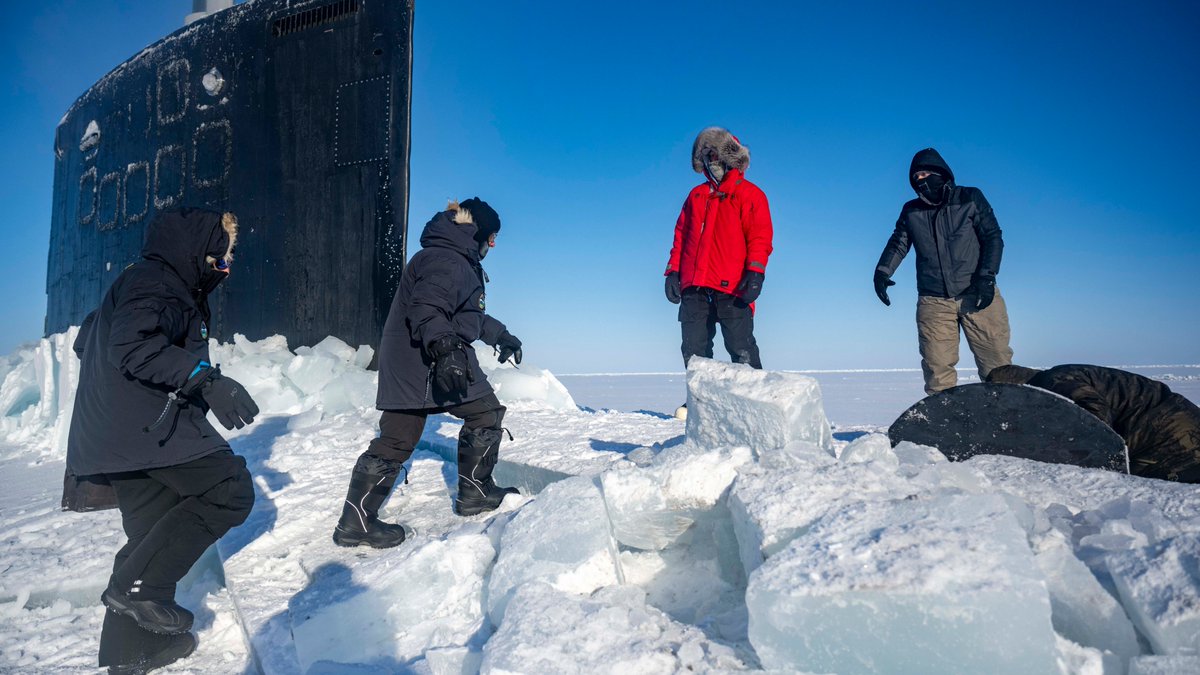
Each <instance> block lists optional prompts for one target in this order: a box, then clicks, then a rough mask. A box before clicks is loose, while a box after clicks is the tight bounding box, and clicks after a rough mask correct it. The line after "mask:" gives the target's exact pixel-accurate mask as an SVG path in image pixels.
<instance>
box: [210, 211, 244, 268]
mask: <svg viewBox="0 0 1200 675" xmlns="http://www.w3.org/2000/svg"><path fill="white" fill-rule="evenodd" d="M221 229H222V230H225V234H226V235H228V237H229V245H228V246H226V247H225V255H224V256H223V257H224V258H225V262H227V263H231V262H233V247H234V246H237V237H238V219H237V216H235V215H233V214H232V213H229V212H228V211H226V212H225V213H222V214H221ZM204 259H205V261H207V262H208V263H209V264H212V263H214V262H216V261H217V259H216V258H214V257H213V256H211V255H208V256H204Z"/></svg>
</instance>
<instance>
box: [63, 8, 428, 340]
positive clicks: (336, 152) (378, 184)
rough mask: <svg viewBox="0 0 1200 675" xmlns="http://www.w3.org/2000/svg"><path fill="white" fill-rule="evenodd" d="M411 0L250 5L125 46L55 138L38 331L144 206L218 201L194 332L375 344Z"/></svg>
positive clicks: (125, 260)
mask: <svg viewBox="0 0 1200 675" xmlns="http://www.w3.org/2000/svg"><path fill="white" fill-rule="evenodd" d="M412 13H413V5H412V0H333V1H330V0H250V1H249V2H245V3H242V4H239V5H235V6H233V7H231V8H229V9H225V10H222V11H220V12H217V13H215V14H212V15H210V16H207V17H205V18H203V19H200V20H198V21H196V22H194V23H192V24H190V25H188V26H186V27H185V28H182V29H180V30H179V31H177V32H175V33H173V34H171V35H169V36H167V37H166V38H164V39H162V40H160V41H159V42H157V43H155V44H153V45H150V46H149V47H147V48H145V49H143V50H142V51H141V52H140V53H138V54H137V55H135V56H134V57H132V58H130V59H129V60H128V61H126V62H124V63H122V64H121V65H119V66H117V67H116V68H115V69H114V70H112V71H111V72H110V73H108V74H107V75H106V76H104V77H103V78H102V79H101V80H100V81H98V82H97V83H96V84H94V85H93V86H92V87H91V88H90V89H88V91H87V92H85V93H84V94H83V95H82V96H80V97H79V99H78V100H77V101H76V102H75V103H74V104H73V105H72V106H71V108H70V109H69V110H68V111H67V113H66V115H65V116H64V117H63V119H62V121H61V122H60V123H59V126H58V129H57V132H56V134H55V142H54V152H55V168H54V203H53V213H52V222H51V234H50V256H49V262H48V270H47V279H46V294H47V312H46V326H45V329H46V333H47V334H51V333H57V332H61V331H63V330H65V329H66V328H67V327H68V326H71V325H78V324H79V323H80V322H81V321H82V320H83V318H84V317H85V316H87V314H88V313H89V312H90V311H92V310H93V309H95V307H96V306H97V305H98V304H99V302H100V300H101V298H102V297H103V294H104V293H105V291H106V290H107V289H108V287H109V286H110V285H111V284H112V282H113V280H114V279H116V277H117V275H118V274H120V272H121V270H123V269H124V268H125V267H126V266H127V265H129V264H130V263H132V262H135V261H137V260H139V259H140V256H139V252H140V250H141V246H142V238H143V235H144V232H145V227H146V225H147V223H149V222H150V221H151V220H152V219H153V218H154V216H155V214H156V213H157V212H158V211H162V210H167V209H173V208H178V207H183V206H199V207H205V208H210V209H213V210H219V211H232V212H234V213H236V214H237V216H238V219H239V221H240V225H241V227H240V230H241V236H240V237H239V238H238V249H237V252H236V256H235V262H234V266H233V274H232V275H231V276H230V278H229V279H228V280H227V281H226V282H225V283H223V284H222V285H221V286H220V287H219V288H218V290H217V291H216V292H214V293H213V296H212V297H211V298H210V306H211V308H212V313H213V317H212V321H211V335H212V336H213V337H215V338H217V339H219V340H222V341H229V340H231V339H232V338H233V333H234V332H235V331H236V332H238V333H242V334H245V335H246V336H247V337H249V338H250V339H260V338H263V337H267V336H270V335H273V334H283V335H286V336H287V337H288V339H289V341H290V343H291V346H293V347H294V346H297V345H311V344H315V343H316V342H318V341H320V340H321V339H323V338H324V337H326V336H328V335H334V336H337V337H339V338H341V339H342V340H345V341H346V342H348V343H349V344H351V345H358V344H370V345H373V346H377V345H378V342H379V337H380V332H381V330H382V328H383V323H384V320H385V319H386V315H387V311H388V307H389V305H390V303H391V299H392V295H393V293H394V292H395V289H396V286H397V284H398V282H399V279H400V273H401V271H402V269H403V266H404V262H405V249H406V236H407V214H408V185H409V172H408V162H409V140H410V133H409V132H410V119H411V78H412V26H413V23H412V16H413V14H412Z"/></svg>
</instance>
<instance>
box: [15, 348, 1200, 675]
mask: <svg viewBox="0 0 1200 675" xmlns="http://www.w3.org/2000/svg"><path fill="white" fill-rule="evenodd" d="M69 346H70V339H69V338H68V337H66V336H54V337H52V338H49V339H47V340H44V341H42V342H41V343H39V344H38V345H36V346H34V347H31V348H29V349H25V350H21V351H19V352H18V353H17V354H14V355H12V356H9V357H7V358H5V359H3V360H0V379H2V381H3V382H4V384H3V388H2V389H0V402H12V403H9V404H8V406H9V407H8V409H7V410H2V409H0V412H3V413H4V416H3V417H2V418H0V425H3V426H0V430H2V431H3V437H2V438H0V487H3V488H4V489H3V490H0V513H2V514H3V516H2V517H0V554H2V555H3V558H2V559H0V569H3V570H4V573H3V576H2V577H0V671H6V670H13V671H18V672H29V671H46V670H61V671H67V672H88V671H89V666H91V664H94V662H95V661H94V658H95V648H96V641H97V640H98V637H99V625H100V621H101V620H102V617H103V614H102V610H101V609H100V607H99V603H98V594H99V591H100V589H102V588H103V585H104V583H105V582H106V580H107V576H108V571H109V565H110V564H111V555H112V553H113V552H115V551H116V549H117V548H119V546H120V545H121V543H122V542H123V536H122V535H121V533H120V522H119V517H118V516H117V513H116V512H115V511H110V512H103V513H93V514H71V513H61V512H58V511H57V499H58V491H59V487H60V485H61V472H62V464H61V462H62V457H63V445H62V443H63V441H65V436H63V435H62V433H61V430H63V429H65V428H66V426H65V425H66V423H67V422H68V420H67V419H66V417H67V416H68V415H69V410H70V401H71V400H72V397H73V391H74V383H75V378H77V365H76V364H75V363H74V361H73V358H74V357H73V355H71V354H70V353H69V352H68V351H67V350H68V349H69ZM477 353H478V354H479V356H480V361H481V364H482V365H483V367H484V369H485V371H486V372H488V374H489V379H491V380H492V382H494V383H496V385H497V386H496V388H497V391H498V394H499V396H500V397H501V400H502V401H503V402H504V403H505V405H506V406H507V407H508V408H509V412H508V414H507V416H506V418H505V422H504V424H505V426H506V427H507V428H508V429H509V430H510V431H511V432H512V434H513V437H514V440H512V441H509V440H507V439H506V440H505V443H504V445H503V446H502V450H501V463H500V464H499V466H498V467H497V472H496V473H497V478H498V480H499V481H500V482H501V483H502V484H515V485H518V486H520V487H521V488H522V491H523V494H522V495H521V496H520V497H519V498H518V497H510V498H509V499H507V500H506V501H505V503H504V504H503V505H502V506H501V508H500V510H499V511H498V512H496V513H493V514H483V515H480V516H476V517H472V518H459V517H457V516H455V515H454V514H453V513H452V511H451V505H452V500H453V496H454V493H455V489H456V480H457V475H456V472H455V470H454V464H453V459H454V456H455V447H456V437H457V433H458V430H459V428H460V425H459V423H458V422H457V420H454V419H453V418H451V417H448V416H434V417H433V419H431V420H430V422H429V424H427V426H426V431H425V434H424V435H423V437H422V440H421V443H420V445H419V446H418V451H417V453H416V454H415V456H414V459H413V460H412V462H411V465H410V467H409V468H410V471H409V476H408V478H409V482H408V483H407V484H403V483H402V484H400V485H398V486H397V489H396V491H395V492H394V494H393V496H392V498H391V499H390V500H389V502H388V503H387V504H386V505H385V507H384V509H383V513H382V514H381V515H382V517H383V518H384V519H385V520H389V521H392V522H396V521H400V522H404V523H406V524H407V525H408V526H409V527H410V528H411V529H412V531H413V533H412V536H411V537H410V539H409V540H408V541H406V542H405V543H404V544H403V545H401V546H400V547H397V548H395V549H390V550H386V551H376V550H371V549H367V548H360V549H341V548H338V547H336V546H334V545H333V543H332V541H331V539H330V535H331V533H332V528H333V524H334V522H335V521H336V518H337V515H338V514H339V513H340V509H341V503H342V499H343V497H344V494H345V488H346V481H347V479H348V476H349V473H350V469H351V467H352V465H353V463H354V460H355V458H356V457H357V456H358V454H359V453H361V452H362V450H363V449H365V447H366V445H367V443H368V442H369V441H370V439H371V438H373V437H374V436H375V435H376V433H377V423H378V416H379V414H378V412H376V411H374V410H373V403H374V376H373V374H372V373H370V372H369V371H367V370H365V369H364V366H365V365H366V364H367V363H369V362H370V360H371V358H372V356H373V355H372V354H371V352H370V350H369V349H367V348H360V349H357V350H356V349H353V348H351V347H349V346H347V345H345V344H342V343H340V342H339V341H337V340H334V339H327V340H325V341H323V342H322V343H320V344H318V345H316V346H314V347H312V348H303V347H302V348H299V349H297V350H296V351H295V353H292V352H289V351H288V349H287V345H286V341H285V340H284V339H283V338H281V337H275V338H270V339H267V340H261V341H258V342H250V341H247V340H244V339H242V338H240V336H239V337H237V338H235V341H234V343H233V344H230V345H214V348H213V356H214V360H215V361H217V362H219V363H221V364H222V367H223V369H224V371H225V372H226V373H227V374H228V375H230V376H231V377H234V378H237V379H238V380H239V381H241V382H242V383H243V384H244V385H245V386H246V387H247V389H248V390H249V391H250V392H251V393H252V394H253V395H254V396H255V398H256V400H258V401H259V403H260V406H261V407H262V409H263V413H264V414H263V417H261V418H260V419H259V420H257V421H256V422H255V424H253V425H251V426H250V427H248V428H247V429H244V430H242V431H241V432H239V433H237V434H231V437H230V440H231V445H232V446H233V447H234V449H235V451H237V452H239V453H240V454H242V455H244V456H245V457H247V460H248V464H249V466H250V468H251V472H252V473H253V474H254V476H255V483H256V487H257V502H256V505H255V508H254V511H253V513H252V514H251V516H250V519H249V520H248V521H247V522H246V523H245V524H244V525H243V526H241V527H239V528H236V529H235V530H233V531H232V532H230V534H229V535H227V536H226V537H225V538H224V539H223V540H222V541H221V542H219V544H218V546H217V547H215V548H214V549H213V550H211V551H210V556H209V557H208V558H206V559H205V560H202V562H201V563H200V564H198V565H197V567H196V568H195V569H194V570H193V573H192V575H191V576H190V578H189V579H188V580H185V582H184V583H182V584H181V585H180V600H181V602H182V603H183V604H184V605H185V606H188V607H191V608H193V609H196V610H197V629H196V630H197V635H198V637H199V640H200V647H199V649H198V651H197V653H196V654H195V655H193V656H192V657H191V658H189V659H188V660H186V661H184V662H182V663H180V664H178V666H177V667H175V668H172V669H169V671H168V672H243V671H244V672H264V673H314V674H320V673H383V672H415V673H439V674H440V673H474V672H485V673H535V672H568V673H570V672H577V673H585V672H586V673H593V672H612V673H618V672H620V673H626V672H638V673H642V672H646V673H657V672H662V673H668V672H670V673H674V672H680V671H686V670H691V671H696V672H729V671H738V670H758V669H761V668H767V669H771V670H773V671H777V672H805V671H807V672H837V673H856V672H881V673H884V672H887V673H890V672H920V673H937V672H978V673H989V672H995V673H1000V672H1005V673H1007V672H1022V673H1026V672H1028V673H1037V672H1047V673H1055V672H1061V673H1079V674H1081V675H1082V674H1084V673H1088V674H1092V673H1095V674H1101V673H1107V674H1110V675H1111V674H1113V673H1122V674H1123V673H1127V672H1128V673H1188V672H1197V668H1196V663H1197V659H1198V658H1200V656H1197V654H1198V653H1200V652H1198V650H1197V647H1198V645H1197V629H1196V626H1197V617H1198V616H1200V601H1198V600H1197V598H1198V597H1200V592H1198V590H1197V589H1198V587H1200V571H1198V570H1197V557H1198V555H1200V537H1197V535H1196V533H1197V532H1200V488H1198V487H1196V486H1186V485H1177V484H1168V483H1163V482H1159V481H1153V480H1146V479H1140V478H1136V477H1130V476H1123V475H1118V474H1113V473H1108V472H1103V471H1098V470H1087V469H1079V468H1076V467H1064V466H1057V465H1049V464H1040V463H1037V462H1030V461H1025V460H1017V459H1012V458H1003V457H978V458H975V459H973V460H971V461H969V462H963V463H950V462H947V461H946V459H945V457H944V456H942V455H941V453H939V452H938V451H937V450H936V449H935V448H929V447H924V446H916V445H912V444H907V443H905V444H901V445H899V446H897V447H896V448H891V447H890V444H889V443H888V442H887V439H886V437H885V436H883V435H882V434H880V433H866V434H863V435H861V436H859V437H858V438H855V439H854V440H852V441H850V442H846V441H837V440H833V439H832V437H831V435H830V425H829V423H828V421H827V420H826V419H825V415H824V412H823V405H822V400H821V392H820V387H819V386H818V385H817V383H816V381H815V380H813V379H812V378H809V377H806V376H803V375H796V374H786V373H770V372H761V371H752V370H750V369H748V368H746V367H743V366H732V365H729V364H719V363H716V362H712V361H706V360H702V359H695V360H693V368H692V370H690V371H689V373H688V375H687V381H688V386H689V393H688V400H689V419H688V422H687V432H688V433H687V435H686V437H685V436H684V434H683V432H684V424H682V423H680V422H678V421H676V420H672V419H663V418H662V417H660V416H655V415H650V414H626V413H616V412H613V411H599V412H592V411H587V410H580V409H578V408H577V407H575V406H574V402H573V400H572V398H571V396H570V394H569V393H568V392H566V390H565V388H562V386H561V384H559V383H558V381H557V380H556V379H555V378H554V376H553V375H552V374H550V373H548V372H547V371H544V370H541V369H538V368H536V367H535V366H532V365H529V364H525V365H522V366H520V368H519V369H514V368H512V367H511V366H509V365H504V366H501V365H499V364H497V363H495V358H494V356H493V355H492V353H491V350H490V348H483V349H478V350H477ZM39 364H40V365H39ZM14 373H16V374H14ZM879 431H882V430H879ZM447 460H449V461H447ZM1013 645H1020V647H1019V648H1017V649H1014V648H1013Z"/></svg>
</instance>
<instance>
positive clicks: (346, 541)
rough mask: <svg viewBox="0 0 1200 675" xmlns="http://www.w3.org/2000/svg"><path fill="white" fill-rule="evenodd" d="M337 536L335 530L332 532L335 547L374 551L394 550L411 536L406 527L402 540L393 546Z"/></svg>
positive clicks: (352, 537) (362, 538)
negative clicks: (362, 547)
mask: <svg viewBox="0 0 1200 675" xmlns="http://www.w3.org/2000/svg"><path fill="white" fill-rule="evenodd" d="M339 534H341V533H340V532H338V531H337V530H336V529H335V530H334V531H333V543H334V544H335V545H337V546H341V547H342V548H355V547H357V546H370V547H371V548H375V549H385V548H396V547H397V546H399V545H400V544H403V543H404V542H406V541H408V540H409V538H410V536H411V535H410V534H409V530H408V528H407V527H405V528H404V538H403V539H401V540H400V541H398V542H396V543H394V544H383V543H375V542H372V541H371V540H370V539H367V538H366V537H361V538H360V537H356V536H354V535H344V534H343V535H341V536H340V537H339V536H338V535H339Z"/></svg>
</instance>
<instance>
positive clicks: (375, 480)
mask: <svg viewBox="0 0 1200 675" xmlns="http://www.w3.org/2000/svg"><path fill="white" fill-rule="evenodd" d="M499 231H500V217H499V215H498V214H497V213H496V211H495V210H493V209H492V207H491V206H489V205H488V204H487V202H484V201H482V200H480V199H479V198H473V199H467V200H465V201H463V202H462V203H461V204H460V203H457V202H451V203H450V204H449V205H448V206H447V209H446V210H445V211H442V212H441V213H438V214H437V215H435V216H434V217H433V219H432V220H430V221H429V223H428V224H426V226H425V229H424V231H423V232H422V233H421V247H422V248H421V250H420V251H419V252H418V253H417V254H416V255H414V256H413V257H412V260H411V261H409V263H408V266H407V267H406V268H405V270H404V276H403V277H402V279H401V281H400V287H399V288H398V289H397V291H396V296H395V298H394V299H393V301H392V307H391V310H390V312H389V314H388V318H387V323H386V324H385V327H384V330H383V339H382V341H381V342H380V346H379V391H378V395H377V397H376V401H375V407H376V408H378V409H380V410H382V411H383V415H382V416H381V417H380V420H379V429H380V435H379V438H376V439H375V440H373V441H371V444H370V446H369V447H368V448H367V450H366V452H364V453H363V454H362V455H361V456H360V457H359V458H358V461H357V463H356V464H355V466H354V472H353V474H352V475H351V478H350V488H349V490H348V491H347V494H346V501H345V503H344V505H343V507H342V515H341V518H340V520H339V521H338V524H337V527H336V528H334V534H333V540H334V542H335V543H337V544H338V545H341V546H357V545H360V544H365V545H369V546H373V547H376V548H387V547H390V546H396V545H398V544H400V543H402V542H403V541H404V539H405V531H404V527H403V526H402V525H394V524H389V523H384V522H382V521H380V520H379V509H380V508H381V507H382V506H383V503H384V501H386V500H387V498H388V495H389V494H391V491H392V488H393V487H394V486H395V484H396V481H397V480H398V479H399V478H400V476H401V472H404V480H405V481H406V482H407V470H406V469H405V468H404V464H405V462H407V461H408V460H409V458H410V457H412V453H413V450H414V448H415V447H416V445H417V443H418V441H420V439H421V432H422V431H423V429H424V427H425V419H426V417H427V416H429V415H430V414H436V413H443V412H446V413H449V414H451V415H454V416H455V417H458V418H460V419H462V420H463V428H462V431H461V433H460V434H459V439H458V496H457V498H456V499H455V504H454V510H455V513H458V514H459V515H462V516H470V515H475V514H478V513H482V512H485V511H491V510H493V509H496V508H497V507H499V506H500V503H501V502H502V501H503V500H504V497H505V496H506V495H509V494H516V493H517V490H516V488H503V487H500V486H497V485H496V484H495V482H494V481H493V480H492V471H493V469H494V468H495V466H496V461H497V458H498V456H499V451H500V440H501V436H502V435H503V433H504V431H503V428H502V427H501V423H502V422H503V420H504V412H505V408H504V406H502V405H500V401H499V400H498V399H497V398H496V395H495V394H494V393H493V391H492V387H491V385H490V384H489V383H488V381H487V377H485V376H484V374H483V371H482V370H481V369H480V367H479V361H478V359H477V358H476V356H475V350H474V349H473V348H472V347H471V343H473V342H475V341H476V340H482V341H483V342H484V343H486V344H488V345H491V346H492V347H494V348H496V349H497V350H498V352H499V359H500V361H501V363H503V362H506V361H508V360H510V359H511V360H512V361H513V362H514V363H520V361H521V356H522V353H521V341H520V340H518V339H517V338H516V337H514V336H513V335H512V334H511V333H509V332H508V330H507V329H506V328H505V326H504V324H502V323H500V322H499V321H497V320H496V319H494V318H492V317H491V316H489V315H488V314H487V311H486V310H487V302H486V298H487V296H486V293H485V283H486V281H487V275H486V274H485V273H484V271H483V266H482V264H481V261H482V260H483V258H484V256H486V255H487V252H488V250H489V249H490V248H491V247H492V246H494V245H495V241H496V234H497V233H498V232H499Z"/></svg>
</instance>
